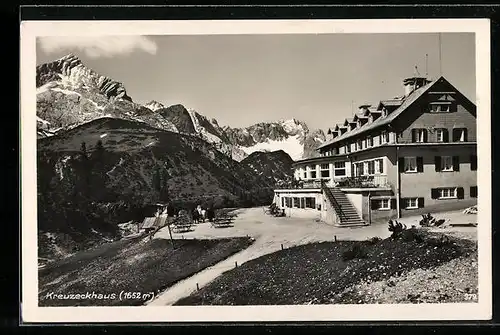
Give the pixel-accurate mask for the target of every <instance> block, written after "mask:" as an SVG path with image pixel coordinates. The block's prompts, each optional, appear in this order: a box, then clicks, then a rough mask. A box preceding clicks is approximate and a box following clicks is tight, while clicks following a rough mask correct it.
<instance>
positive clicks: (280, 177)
mask: <svg viewBox="0 0 500 335" xmlns="http://www.w3.org/2000/svg"><path fill="white" fill-rule="evenodd" d="M241 164H242V165H246V166H248V168H249V169H251V170H253V171H255V174H256V176H259V177H261V178H265V179H266V180H268V182H269V183H270V184H272V185H277V184H278V183H280V182H283V181H289V180H291V179H292V178H293V168H292V164H293V160H292V158H290V156H289V155H288V154H287V153H286V152H284V151H283V150H277V151H272V152H259V151H257V152H253V153H251V154H250V155H249V156H248V157H246V158H245V159H243V160H242V161H241Z"/></svg>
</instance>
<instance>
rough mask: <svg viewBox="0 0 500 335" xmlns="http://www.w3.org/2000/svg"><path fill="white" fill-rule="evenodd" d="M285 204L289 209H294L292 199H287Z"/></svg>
mask: <svg viewBox="0 0 500 335" xmlns="http://www.w3.org/2000/svg"><path fill="white" fill-rule="evenodd" d="M285 203H286V207H289V208H290V207H292V198H290V197H286V198H285Z"/></svg>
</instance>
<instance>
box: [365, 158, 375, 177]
mask: <svg viewBox="0 0 500 335" xmlns="http://www.w3.org/2000/svg"><path fill="white" fill-rule="evenodd" d="M365 164H366V168H365V170H366V171H367V172H368V175H374V174H375V161H368V162H366V163H365Z"/></svg>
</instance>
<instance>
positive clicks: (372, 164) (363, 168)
mask: <svg viewBox="0 0 500 335" xmlns="http://www.w3.org/2000/svg"><path fill="white" fill-rule="evenodd" d="M354 169H355V170H354V173H355V175H356V176H373V175H375V174H383V173H384V160H383V159H381V158H379V159H375V160H371V161H366V162H360V163H354Z"/></svg>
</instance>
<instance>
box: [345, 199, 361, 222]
mask: <svg viewBox="0 0 500 335" xmlns="http://www.w3.org/2000/svg"><path fill="white" fill-rule="evenodd" d="M345 195H346V196H347V199H349V201H350V202H351V204H352V205H353V206H354V208H355V209H356V212H358V215H359V216H360V217H361V215H362V214H363V195H362V194H361V193H359V194H355V193H346V194H345Z"/></svg>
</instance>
